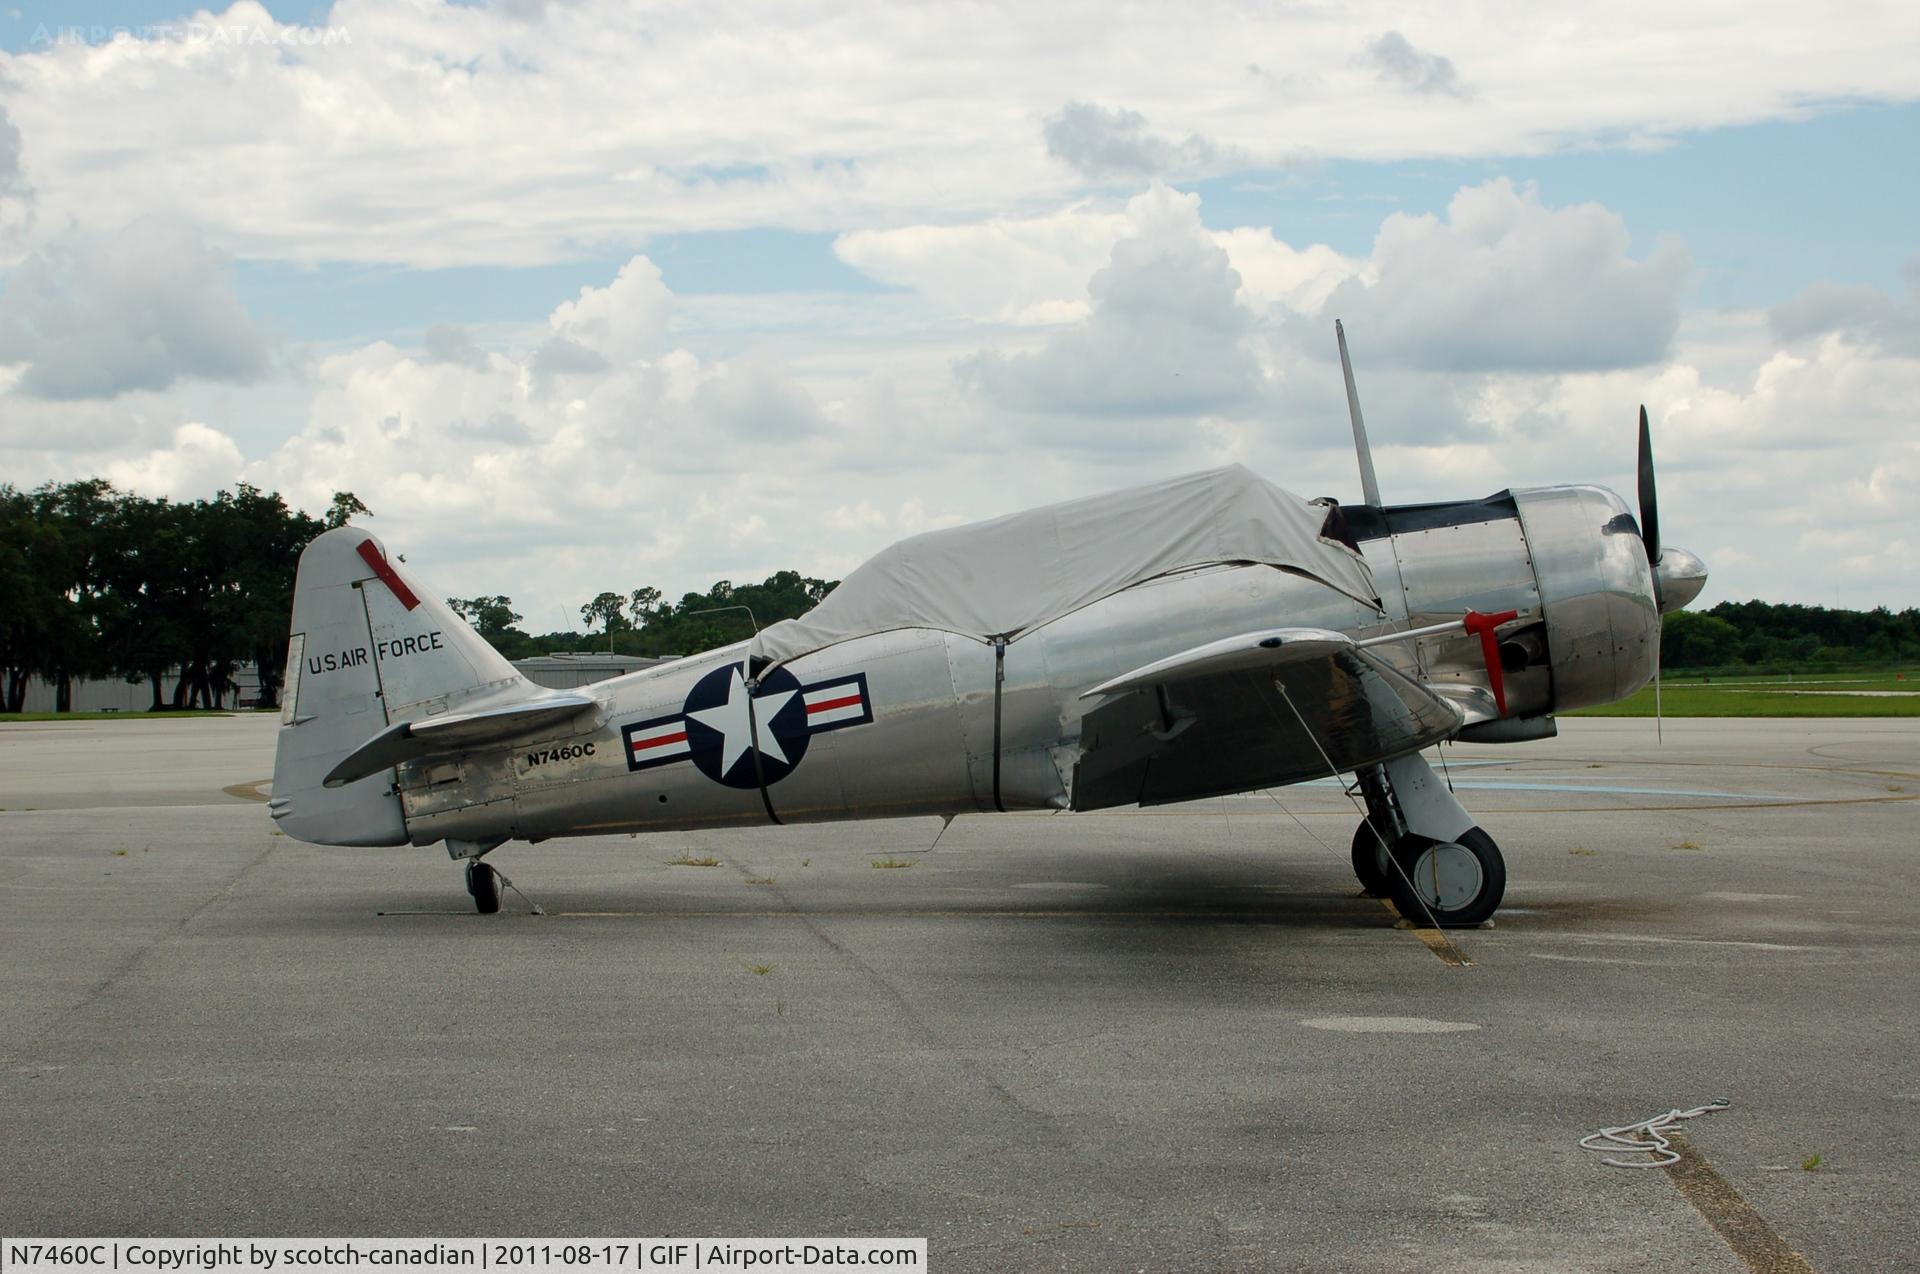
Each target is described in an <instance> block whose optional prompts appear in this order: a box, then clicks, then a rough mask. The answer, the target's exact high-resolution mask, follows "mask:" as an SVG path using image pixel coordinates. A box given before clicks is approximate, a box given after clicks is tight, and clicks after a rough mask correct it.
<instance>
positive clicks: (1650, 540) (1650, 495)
mask: <svg viewBox="0 0 1920 1274" xmlns="http://www.w3.org/2000/svg"><path fill="white" fill-rule="evenodd" d="M1639 477H1640V539H1641V541H1642V542H1643V543H1644V544H1645V545H1646V546H1647V566H1648V568H1649V569H1650V570H1651V571H1652V572H1653V604H1654V610H1655V613H1656V616H1657V615H1658V614H1659V613H1662V612H1664V611H1665V609H1666V608H1665V606H1664V605H1663V603H1662V601H1661V597H1660V493H1659V492H1658V491H1657V490H1656V489H1655V487H1654V482H1653V430H1652V429H1650V428H1649V427H1648V426H1647V405H1646V404H1645V403H1641V404H1640V457H1639ZM1665 717H1666V714H1665V713H1663V712H1661V710H1660V653H1659V650H1658V648H1656V649H1655V652H1654V656H1653V732H1654V737H1655V738H1656V739H1657V740H1658V741H1659V742H1661V743H1665V742H1666V741H1667V730H1666V719H1665Z"/></svg>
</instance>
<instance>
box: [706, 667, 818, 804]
mask: <svg viewBox="0 0 1920 1274" xmlns="http://www.w3.org/2000/svg"><path fill="white" fill-rule="evenodd" d="M748 703H749V692H748V689H747V685H746V682H745V680H744V678H743V676H742V672H741V668H740V665H739V664H727V665H725V666H723V667H719V668H715V669H714V670H713V671H712V672H710V673H708V674H707V675H706V676H704V677H702V678H700V680H698V681H696V682H695V683H694V684H693V689H691V690H689V691H688V692H687V702H686V708H685V713H686V723H687V727H686V728H687V752H688V755H689V757H690V758H691V760H692V761H693V763H694V765H695V766H696V767H698V769H699V770H700V772H701V773H702V774H704V775H706V776H707V777H708V778H710V779H712V780H714V781H715V782H716V783H724V784H726V785H727V786H728V787H737V788H756V787H759V786H760V785H761V784H762V783H766V784H768V785H769V786H771V785H772V784H774V783H778V782H779V781H780V780H781V779H783V778H785V777H787V775H789V774H791V773H793V771H794V769H795V767H797V766H798V765H799V764H800V758H801V757H803V756H805V755H806V753H807V742H808V740H809V739H810V738H811V737H812V735H811V732H810V731H809V730H808V728H807V704H806V696H805V695H803V694H802V693H801V692H800V681H799V679H798V678H797V677H795V676H794V675H793V674H792V673H790V672H788V671H787V670H786V669H785V668H775V669H774V670H773V671H771V672H769V673H768V674H767V675H766V677H765V678H764V679H763V680H762V681H761V682H760V684H759V685H757V686H755V687H754V688H753V689H752V691H751V705H752V708H751V716H749V711H748Z"/></svg>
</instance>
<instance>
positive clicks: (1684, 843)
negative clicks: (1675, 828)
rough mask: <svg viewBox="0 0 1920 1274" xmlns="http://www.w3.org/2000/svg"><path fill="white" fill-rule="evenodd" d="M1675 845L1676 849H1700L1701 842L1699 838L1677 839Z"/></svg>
mask: <svg viewBox="0 0 1920 1274" xmlns="http://www.w3.org/2000/svg"><path fill="white" fill-rule="evenodd" d="M1673 847H1674V848H1675V849H1699V848H1700V842H1699V841H1697V840H1677V841H1675V842H1673Z"/></svg>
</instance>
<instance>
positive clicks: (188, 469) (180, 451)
mask: <svg viewBox="0 0 1920 1274" xmlns="http://www.w3.org/2000/svg"><path fill="white" fill-rule="evenodd" d="M246 463H247V462H246V458H245V457H244V456H242V455H241V454H240V447H239V445H238V444H237V443H235V442H234V440H233V439H231V438H229V437H228V436H227V435H226V434H223V433H221V432H220V431H219V430H218V429H213V428H210V427H209V426H207V425H203V424H198V423H188V424H184V425H181V426H180V427H179V428H178V429H175V430H174V431H173V438H172V440H171V442H170V444H169V445H168V446H165V447H159V448H156V449H154V450H152V451H149V452H147V453H146V454H145V455H143V456H137V457H133V458H129V459H125V460H115V461H113V462H111V463H110V464H108V465H107V466H106V470H105V475H104V476H105V477H106V479H107V481H109V482H111V483H113V485H115V486H116V487H121V488H123V489H125V490H128V491H138V492H140V493H141V494H142V495H149V496H165V497H167V498H169V499H174V500H191V499H204V498H205V497H207V496H210V495H212V494H213V493H214V492H216V491H219V490H222V489H230V488H232V486H233V485H234V483H235V482H237V481H238V480H239V478H240V475H241V473H242V471H243V470H244V469H245V468H246Z"/></svg>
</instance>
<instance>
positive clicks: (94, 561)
mask: <svg viewBox="0 0 1920 1274" xmlns="http://www.w3.org/2000/svg"><path fill="white" fill-rule="evenodd" d="M364 511H365V506H363V505H362V504H361V503H360V502H359V501H358V500H356V499H354V498H353V496H352V495H351V494H348V493H344V492H343V493H341V494H339V495H336V496H334V498H333V507H332V509H330V510H329V511H328V513H327V516H326V517H324V518H320V519H315V518H312V517H309V516H307V515H306V514H304V513H300V512H297V511H295V510H291V509H289V508H287V506H286V503H285V502H284V501H283V500H281V498H280V497H279V496H278V495H274V494H268V493H264V492H261V491H257V490H255V489H254V488H253V487H250V486H245V485H242V486H241V487H240V488H239V490H237V491H234V492H226V491H222V492H220V493H219V494H218V495H216V496H214V497H213V499H211V500H195V501H192V502H190V503H189V502H178V503H176V502H174V501H171V500H150V499H147V498H146V497H144V496H137V495H132V494H129V493H127V492H124V491H116V490H115V489H114V488H113V487H112V486H111V485H110V484H108V483H106V482H104V481H101V480H100V479H98V478H90V479H88V480H86V481H84V482H68V483H63V484H59V485H53V484H49V485H47V486H42V487H39V488H37V489H35V490H33V491H20V490H16V489H15V488H14V487H12V486H10V485H7V484H4V483H0V708H3V709H4V710H5V711H8V712H18V711H20V707H21V704H22V703H23V701H24V700H25V697H26V692H27V681H28V679H29V678H31V677H35V676H38V677H42V678H44V679H45V680H47V681H49V682H51V683H52V684H53V685H54V687H55V691H54V706H55V710H56V711H59V712H67V711H70V710H71V708H72V699H73V682H74V680H75V679H76V678H82V677H98V678H108V677H124V678H125V679H126V680H128V681H131V682H139V681H147V682H149V683H151V685H152V687H153V703H152V707H153V708H154V709H155V710H159V709H163V708H194V707H209V708H213V707H220V706H221V705H222V703H223V702H224V700H225V699H226V697H227V695H228V694H230V693H231V692H232V684H233V672H234V669H235V668H236V667H238V666H239V665H240V664H242V663H247V662H252V663H254V664H256V665H258V667H259V670H260V688H261V694H262V698H263V701H264V702H265V703H266V704H267V705H272V704H274V703H275V702H277V696H278V693H279V683H280V676H281V671H282V667H283V665H284V663H285V659H286V649H287V622H288V617H289V615H290V613H291V612H292V609H293V577H294V568H295V566H296V565H297V564H298V562H299V560H300V550H301V549H303V548H305V547H306V546H307V542H308V541H309V540H311V539H313V537H314V536H316V535H318V534H320V532H322V531H324V530H326V529H327V528H328V527H330V526H338V525H340V524H341V523H343V522H345V521H346V520H347V518H348V517H349V516H350V515H352V514H353V513H356V512H364ZM175 672H177V673H178V675H179V681H178V683H177V684H176V686H175V689H174V691H173V695H172V697H171V698H170V699H165V700H163V698H162V696H161V680H162V678H163V677H165V676H166V675H168V674H169V673H175Z"/></svg>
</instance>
